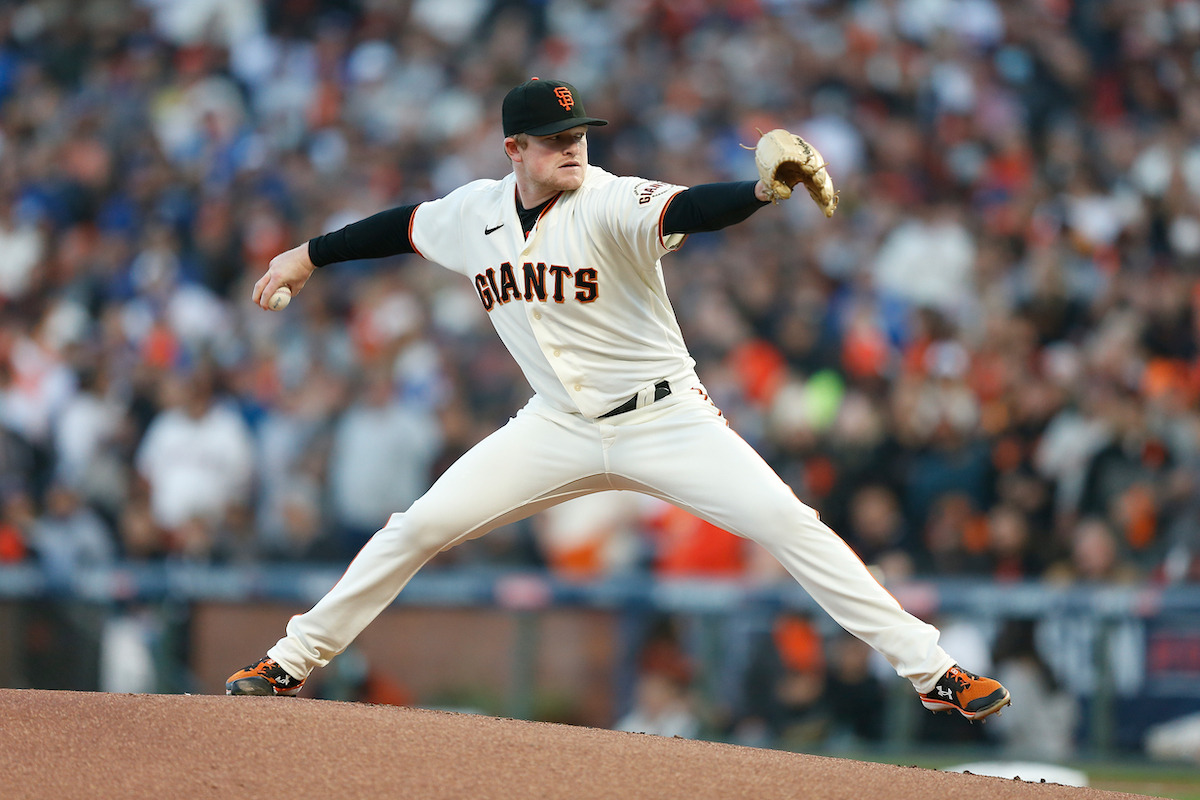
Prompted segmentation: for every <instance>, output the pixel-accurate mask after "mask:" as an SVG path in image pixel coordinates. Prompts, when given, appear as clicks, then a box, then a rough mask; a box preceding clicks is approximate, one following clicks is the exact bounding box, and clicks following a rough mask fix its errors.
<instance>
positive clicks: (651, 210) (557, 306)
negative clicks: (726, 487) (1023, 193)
mask: <svg viewBox="0 0 1200 800" xmlns="http://www.w3.org/2000/svg"><path fill="white" fill-rule="evenodd" d="M684 188H685V187H683V186H674V185H671V184H666V183H657V182H653V181H648V180H643V179H641V178H618V177H616V176H614V175H611V174H609V173H607V172H605V171H604V170H602V169H600V168H598V167H595V166H589V167H588V169H587V173H586V177H585V179H584V182H583V185H582V186H581V187H580V188H579V189H577V190H575V191H573V192H564V193H563V194H560V195H559V196H558V197H557V198H555V199H553V200H551V201H550V205H549V206H547V207H546V209H545V210H544V211H543V212H542V214H541V217H540V218H539V219H538V221H537V224H536V225H534V227H533V230H531V231H530V232H529V236H528V238H526V237H525V235H524V233H523V232H522V230H521V221H520V219H519V218H518V216H517V207H516V179H515V178H514V176H513V175H512V174H509V176H508V177H506V178H504V179H503V180H499V181H495V180H480V181H474V182H472V183H469V184H467V185H466V186H463V187H461V188H459V189H457V190H455V191H453V192H451V193H450V194H449V195H447V196H446V197H444V198H442V199H440V200H434V201H432V202H429V203H422V204H421V205H420V206H418V207H417V210H416V212H415V213H414V214H413V218H412V224H411V229H410V231H409V238H410V240H411V241H412V244H413V247H414V249H416V251H417V252H418V253H419V254H420V255H422V256H424V257H425V258H427V259H429V260H430V261H434V262H436V263H438V264H441V265H442V266H444V267H447V268H449V269H452V270H454V271H455V272H459V273H462V274H463V275H465V276H466V277H467V278H468V279H470V280H471V281H472V282H473V283H474V285H475V290H476V291H477V292H478V293H479V299H480V301H481V302H482V303H483V307H484V309H486V310H487V312H488V316H489V317H490V318H491V320H492V324H493V325H495V326H496V331H497V332H498V333H499V334H500V338H501V339H502V340H503V341H504V344H505V345H506V346H507V347H508V349H509V351H510V352H511V353H512V354H513V357H515V358H516V359H517V363H518V364H520V366H521V369H522V371H523V372H524V373H525V377H526V379H527V380H528V381H529V383H530V385H531V386H532V387H533V389H534V391H536V392H537V393H538V394H539V395H541V396H542V398H543V399H544V400H546V402H548V403H549V404H550V405H551V406H553V407H554V408H556V409H558V410H560V411H567V412H579V413H581V414H583V415H584V416H585V417H590V418H595V417H598V416H600V415H601V414H604V413H606V412H608V411H611V410H612V409H613V408H616V407H617V406H619V405H621V403H623V402H625V401H626V400H628V399H629V398H630V397H632V396H634V395H635V394H637V393H638V392H639V391H641V390H644V389H646V388H647V387H652V386H654V384H655V383H657V382H658V381H661V380H664V379H666V380H671V379H676V380H682V379H683V378H684V377H685V376H687V375H688V374H690V373H691V372H692V371H693V369H694V367H695V361H693V360H692V358H691V356H689V355H688V352H687V348H686V347H685V346H684V343H683V336H682V334H681V333H680V332H679V323H678V322H677V321H676V319H675V312H674V311H673V310H672V308H671V301H670V300H669V299H668V298H667V290H666V286H665V285H664V283H663V275H662V264H661V263H660V262H659V258H660V257H661V256H663V255H664V254H666V253H668V252H670V251H671V250H673V249H675V248H677V247H678V246H679V244H680V243H681V242H682V241H683V238H684V237H682V236H679V235H675V236H672V237H669V240H667V241H664V239H663V237H662V235H661V221H662V215H663V212H664V211H665V210H666V207H667V203H668V202H669V201H670V199H671V198H672V197H674V196H675V194H676V193H678V192H680V191H682V190H683V189H684Z"/></svg>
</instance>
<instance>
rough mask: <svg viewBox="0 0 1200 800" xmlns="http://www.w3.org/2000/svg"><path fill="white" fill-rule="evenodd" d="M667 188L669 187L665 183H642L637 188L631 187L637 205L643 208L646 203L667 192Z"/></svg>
mask: <svg viewBox="0 0 1200 800" xmlns="http://www.w3.org/2000/svg"><path fill="white" fill-rule="evenodd" d="M669 188H670V186H669V185H668V184H665V183H658V182H654V181H642V182H641V183H639V184H638V185H637V186H634V187H633V193H634V194H635V195H636V196H637V199H638V205H639V206H644V205H646V203H649V202H650V200H651V199H653V198H655V197H657V196H658V195H660V194H662V193H663V192H665V191H667V189H669Z"/></svg>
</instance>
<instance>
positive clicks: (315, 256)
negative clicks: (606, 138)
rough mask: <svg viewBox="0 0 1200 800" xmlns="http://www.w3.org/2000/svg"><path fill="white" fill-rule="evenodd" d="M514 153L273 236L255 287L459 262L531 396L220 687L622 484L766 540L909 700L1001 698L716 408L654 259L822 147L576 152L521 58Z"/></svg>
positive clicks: (807, 178)
mask: <svg viewBox="0 0 1200 800" xmlns="http://www.w3.org/2000/svg"><path fill="white" fill-rule="evenodd" d="M502 121H503V126H504V136H505V138H504V149H505V152H506V153H507V154H508V157H509V159H510V160H511V161H512V172H511V173H510V174H509V175H507V176H506V177H504V178H503V179H501V180H478V181H473V182H471V183H468V184H467V185H465V186H462V187H460V188H458V189H456V190H454V191H452V192H451V193H450V194H448V195H446V196H445V197H443V198H441V199H439V200H433V201H431V202H426V203H420V204H418V205H415V206H403V207H400V208H395V209H391V210H389V211H384V212H382V213H380V214H376V215H375V216H372V217H369V218H367V219H364V220H362V221H360V222H356V223H353V224H351V225H348V226H346V227H345V228H342V229H341V230H339V231H335V232H333V233H329V234H326V235H324V236H318V237H316V238H314V239H312V240H311V241H309V242H307V243H305V244H302V245H300V246H299V247H296V248H295V249H292V250H289V251H287V252H285V253H282V254H281V255H279V256H276V257H275V258H274V259H272V260H271V264H270V266H269V268H268V270H267V272H266V274H264V275H263V276H262V278H260V279H259V281H258V282H257V283H256V284H255V286H254V302H256V303H258V304H259V305H260V306H262V307H263V308H264V309H268V308H272V307H275V308H282V307H283V306H285V305H286V304H287V301H288V300H289V299H290V297H291V296H292V295H294V294H295V293H296V292H299V291H300V290H301V289H302V288H303V287H304V284H305V282H306V281H308V279H309V277H310V276H311V275H312V273H313V271H314V270H315V269H316V268H318V267H320V266H323V265H325V264H330V263H334V262H338V261H346V260H351V259H362V258H379V257H383V256H389V255H395V254H399V253H417V254H419V255H421V256H422V257H424V258H426V259H429V260H430V261H434V262H437V263H438V264H441V265H442V266H444V267H446V268H447V269H451V270H454V271H455V272H458V273H461V274H462V275H463V276H464V277H465V278H466V279H467V280H468V281H470V282H471V285H472V286H474V287H475V291H476V292H477V293H478V296H479V302H480V304H481V305H482V306H483V308H484V310H485V311H486V312H487V315H488V317H489V318H490V319H491V321H492V324H493V325H495V327H496V331H497V333H499V335H500V338H501V339H502V340H503V341H504V344H505V346H507V347H508V350H509V352H511V353H512V355H513V357H514V358H515V359H516V360H517V362H518V363H519V364H520V366H521V369H522V371H523V372H524V374H525V377H526V378H527V379H528V380H529V383H530V385H531V386H532V387H533V389H534V392H535V394H534V396H533V398H532V399H531V400H530V401H529V403H528V404H527V405H526V406H525V407H524V408H522V409H521V410H520V412H518V413H517V415H516V416H515V417H513V418H512V419H511V420H510V421H509V422H508V423H507V424H506V425H505V426H504V427H503V428H501V429H500V430H498V431H496V432H495V433H493V434H492V435H490V436H489V437H487V438H486V439H484V440H483V441H481V442H480V443H479V444H477V445H476V446H475V447H474V448H472V449H471V450H470V451H469V452H467V453H466V454H465V455H463V456H462V458H460V459H459V460H458V461H457V462H456V463H455V464H453V465H452V466H451V467H450V468H449V469H448V470H447V471H446V472H445V473H444V474H443V475H442V476H441V477H440V478H438V480H437V482H436V483H434V485H433V486H432V487H431V488H430V489H429V491H428V492H427V493H426V494H425V495H424V496H423V497H421V498H420V499H418V500H417V501H416V502H414V503H413V504H412V506H411V507H410V508H408V509H407V510H404V511H399V512H397V513H395V514H393V515H392V516H391V518H390V519H388V520H387V524H386V525H384V526H383V528H382V529H381V530H379V532H378V533H376V534H375V535H374V537H373V538H371V540H370V541H369V542H367V544H366V545H365V546H364V547H363V549H362V550H361V551H360V552H359V554H358V556H357V557H355V559H354V560H353V561H352V562H351V564H350V566H349V568H348V569H347V570H346V573H345V575H344V576H343V577H342V579H341V580H340V581H339V582H338V583H337V585H336V586H334V587H333V589H332V590H330V592H329V593H328V594H327V595H326V596H325V597H324V598H322V599H321V600H320V601H319V602H318V603H317V604H316V605H315V606H314V607H313V608H312V610H310V611H309V612H307V613H305V614H301V615H299V616H296V617H293V618H292V619H291V621H290V622H289V623H288V625H287V632H286V635H285V636H284V637H283V638H282V639H280V640H279V642H278V643H277V644H276V645H275V646H274V647H272V648H271V649H270V650H269V651H268V652H267V656H266V657H265V658H263V659H262V660H261V661H259V662H258V663H257V664H254V665H252V666H249V667H246V668H245V669H243V670H241V671H239V672H237V673H235V674H234V675H232V676H231V677H230V678H229V681H228V683H227V684H226V691H227V693H229V694H268V695H271V694H274V695H291V694H295V693H296V692H297V691H298V690H299V689H300V687H301V686H302V685H303V684H304V680H305V679H306V678H307V677H308V675H309V673H310V672H311V671H312V670H313V669H314V668H316V667H319V666H324V665H325V664H327V663H329V661H330V659H332V658H333V657H334V656H336V655H338V654H339V653H341V652H342V651H343V650H344V649H345V648H346V647H347V646H348V645H349V644H350V643H351V642H352V641H353V640H354V638H355V637H356V636H358V634H359V633H360V632H361V631H362V630H363V629H364V628H365V627H366V626H367V625H368V624H369V623H370V622H371V621H372V620H373V619H375V617H376V616H378V615H379V613H380V612H382V611H383V610H384V609H385V608H387V607H388V605H390V604H391V603H392V601H393V600H394V599H395V598H396V596H397V594H399V592H400V590H401V589H403V588H404V585H405V584H406V583H407V582H408V580H409V579H410V578H411V577H412V576H413V574H414V573H416V571H417V570H419V569H420V568H421V567H422V565H424V564H425V563H426V562H427V561H428V560H429V559H431V558H432V557H433V556H434V555H435V554H437V553H438V552H439V551H441V550H445V549H447V548H449V547H453V546H454V545H456V544H458V543H459V542H462V541H465V540H467V539H473V538H475V537H478V536H482V535H483V534H485V533H487V532H488V531H490V530H492V529H493V528H496V527H498V526H500V525H504V524H506V523H510V522H513V521H515V520H519V519H522V518H524V517H528V516H530V515H531V514H535V513H537V512H538V511H540V510H542V509H544V508H547V507H549V506H551V505H554V504H556V503H561V502H563V501H564V500H569V499H571V498H573V497H579V496H581V495H585V494H589V493H591V492H601V491H606V490H609V489H629V490H634V491H639V492H645V493H646V494H650V495H654V496H655V497H660V498H662V499H663V500H666V501H667V502H669V503H672V504H674V505H676V506H678V507H680V508H682V509H684V510H686V511H688V512H690V513H692V514H695V515H696V516H698V517H701V518H702V519H705V520H708V521H709V522H711V523H713V524H714V525H717V526H719V527H721V528H724V529H725V530H728V531H731V532H732V533H735V534H737V535H739V536H744V537H747V538H749V539H752V540H754V541H755V542H757V543H759V544H760V545H762V546H763V547H765V548H766V549H767V550H768V551H769V552H770V553H771V554H772V555H773V556H774V557H775V558H777V559H778V560H779V561H780V562H781V563H782V564H783V565H784V567H786V568H787V570H788V572H790V573H791V574H792V575H793V576H794V577H795V579H796V580H797V581H799V583H800V585H801V586H803V587H804V589H805V590H806V591H807V592H808V593H809V594H810V595H812V597H813V598H815V599H816V600H817V602H819V603H820V604H821V606H822V607H823V608H824V609H825V610H826V611H827V612H828V613H829V614H830V615H831V616H832V617H833V618H834V619H835V620H837V622H838V623H839V624H840V625H842V627H844V628H845V629H846V630H848V631H850V632H851V633H852V634H854V635H855V636H857V637H858V638H860V639H862V640H863V641H865V642H867V643H868V644H869V645H871V646H872V647H873V648H875V649H876V650H878V651H879V652H880V653H882V654H883V656H884V657H885V658H887V660H888V661H889V662H890V663H891V664H892V666H893V667H895V669H896V672H897V673H898V674H900V675H901V676H903V677H905V678H907V679H908V680H909V681H911V682H912V685H913V687H914V688H915V689H916V691H917V692H918V693H919V695H920V698H921V702H922V703H923V704H924V705H925V707H926V708H929V709H931V710H934V711H947V712H949V711H958V712H959V713H960V714H962V715H963V716H965V717H967V718H969V719H980V718H983V717H986V716H988V715H989V714H992V713H996V712H998V711H1000V709H1001V708H1003V707H1004V706H1005V705H1007V704H1008V703H1009V693H1008V691H1007V690H1005V688H1004V687H1003V686H1001V685H1000V684H999V683H998V682H996V681H994V680H991V679H990V678H984V677H980V676H978V675H974V674H972V673H970V672H967V671H966V670H964V669H962V668H960V667H959V666H958V665H957V664H956V663H955V661H954V659H953V658H951V657H950V656H948V655H947V654H946V653H945V652H944V651H943V650H942V649H941V647H939V646H938V631H937V629H936V628H934V627H933V626H931V625H928V624H926V623H924V622H922V621H921V620H919V619H917V618H915V617H913V616H912V615H910V614H908V613H907V612H906V611H904V609H903V608H901V607H900V604H899V603H898V602H896V600H895V599H894V598H892V596H891V595H890V594H888V593H887V591H885V590H884V588H883V587H882V586H880V585H879V583H877V582H876V581H875V580H874V578H872V577H871V574H870V573H869V572H868V571H867V569H866V567H865V566H863V564H862V562H861V561H859V559H858V558H857V557H856V556H855V554H854V552H853V551H852V550H851V549H850V548H849V547H848V546H847V545H846V544H845V543H844V542H843V541H842V540H841V539H840V538H839V537H838V536H837V535H836V534H835V533H833V531H831V530H830V529H829V528H828V527H826V526H825V524H824V523H822V522H821V520H820V519H819V518H818V516H817V514H816V512H814V511H813V510H812V509H810V508H809V507H808V506H806V505H804V504H803V503H802V502H800V500H798V499H797V498H796V496H795V494H793V492H792V491H791V489H790V488H789V487H788V486H787V485H786V484H785V483H784V482H783V481H782V480H781V479H780V478H779V477H778V476H777V475H776V474H775V473H774V471H772V469H771V468H770V467H769V466H768V465H767V464H766V462H764V461H763V459H762V458H761V457H760V456H759V455H758V453H756V452H755V451H754V450H753V449H752V448H751V447H750V446H749V445H748V444H747V443H746V442H745V441H743V440H742V438H741V437H740V436H738V435H737V434H736V433H735V432H734V431H733V430H731V429H730V428H729V426H728V424H727V423H726V421H725V419H724V418H723V417H722V415H721V412H720V410H719V409H717V408H716V406H714V405H713V403H712V402H711V401H710V400H709V397H708V394H707V392H706V391H705V389H704V386H703V384H701V383H700V380H699V379H698V378H697V376H696V372H695V362H694V361H693V360H692V358H691V356H689V355H688V350H687V346H686V345H685V344H684V341H683V337H682V335H681V334H680V330H679V324H678V323H677V321H676V319H675V313H674V311H673V310H672V308H671V301H670V299H669V298H668V297H667V291H666V288H665V286H664V283H663V272H662V264H661V262H660V259H661V258H662V257H663V256H665V255H666V254H668V253H670V252H671V251H673V250H675V249H677V248H679V247H680V245H681V244H682V243H683V241H684V239H685V237H686V236H687V234H689V233H695V232H699V231H712V230H719V229H721V228H724V227H726V226H728V225H732V224H734V223H737V222H740V221H742V220H744V219H746V218H747V217H749V216H750V215H751V214H753V213H754V212H755V211H757V210H758V209H760V208H761V207H763V206H765V205H767V204H769V203H771V202H775V201H778V200H781V199H786V198H787V197H789V196H790V195H791V193H792V189H793V188H794V187H795V186H796V185H797V184H803V185H804V187H805V189H807V190H808V192H809V195H810V196H811V197H812V198H813V200H814V201H815V202H816V203H817V204H818V206H820V207H821V209H822V210H823V211H824V212H825V214H826V215H827V216H830V215H832V214H833V213H834V210H835V209H836V207H837V199H838V198H837V193H836V192H835V191H834V189H833V182H832V179H831V178H830V176H829V172H828V170H827V169H826V168H825V162H824V160H823V159H822V158H821V156H820V154H819V153H817V151H816V150H815V149H814V148H813V147H811V145H809V144H808V143H807V142H805V141H804V140H803V139H801V138H800V137H798V136H795V135H793V134H790V133H788V132H787V131H782V130H775V131H770V132H768V133H767V134H764V135H763V137H762V139H761V140H760V142H759V144H758V147H757V149H756V163H757V166H758V169H759V174H760V180H759V181H757V182H750V181H747V182H740V183H720V184H707V185H701V186H694V187H691V188H685V187H683V186H674V185H670V184H667V183H663V182H660V181H651V180H645V179H642V178H633V177H618V176H616V175H611V174H609V173H608V172H605V171H604V170H603V169H600V168H599V167H596V166H592V165H590V164H589V163H588V148H587V130H588V127H589V126H593V125H604V124H606V123H605V121H604V120H602V119H595V118H593V117H589V116H587V114H586V113H585V111H584V107H583V104H582V103H581V102H580V101H579V97H578V95H577V94H576V91H575V89H574V87H572V86H571V85H570V84H567V83H564V82H562V81H555V80H538V79H536V78H534V79H533V80H530V81H527V82H525V83H523V84H521V85H520V86H518V87H516V88H515V89H513V90H512V91H511V92H509V93H508V95H507V96H506V97H505V99H504V105H503V109H502Z"/></svg>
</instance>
